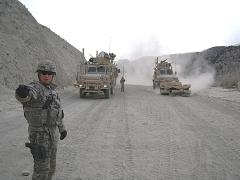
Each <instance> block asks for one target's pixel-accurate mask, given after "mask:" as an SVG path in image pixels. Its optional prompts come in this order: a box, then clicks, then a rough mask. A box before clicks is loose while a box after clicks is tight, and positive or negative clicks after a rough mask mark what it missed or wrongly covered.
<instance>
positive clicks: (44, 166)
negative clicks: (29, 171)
mask: <svg viewBox="0 0 240 180" xmlns="http://www.w3.org/2000/svg"><path fill="white" fill-rule="evenodd" d="M27 87H28V88H29V95H28V96H27V97H24V98H21V97H20V96H19V95H18V94H17V93H16V99H17V100H18V101H20V102H21V103H22V105H23V110H24V116H25V118H26V120H27V122H28V125H29V126H28V132H29V140H30V144H31V145H34V146H33V147H37V148H35V150H34V148H31V153H32V155H33V159H34V168H33V169H34V170H33V175H32V179H33V180H51V179H52V177H53V175H54V173H55V169H56V153H57V143H58V139H59V133H62V132H63V131H66V129H65V127H64V124H63V121H62V119H63V117H64V114H63V110H62V108H61V103H60V98H59V96H58V94H57V92H56V91H55V87H56V86H54V85H53V84H50V85H43V84H41V83H40V82H32V83H30V84H29V85H27ZM58 131H59V132H58Z"/></svg>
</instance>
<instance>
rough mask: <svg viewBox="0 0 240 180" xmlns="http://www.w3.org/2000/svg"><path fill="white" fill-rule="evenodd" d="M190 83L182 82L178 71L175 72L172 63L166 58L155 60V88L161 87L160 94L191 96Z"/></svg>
mask: <svg viewBox="0 0 240 180" xmlns="http://www.w3.org/2000/svg"><path fill="white" fill-rule="evenodd" d="M190 87H191V85H190V84H182V83H181V82H180V81H179V79H178V77H177V76H176V73H173V69H172V64H171V63H169V62H166V60H164V61H161V62H160V63H159V62H158V58H157V59H156V62H155V68H154V74H153V88H154V89H155V88H159V89H160V94H167V95H181V96H190V94H191V91H190Z"/></svg>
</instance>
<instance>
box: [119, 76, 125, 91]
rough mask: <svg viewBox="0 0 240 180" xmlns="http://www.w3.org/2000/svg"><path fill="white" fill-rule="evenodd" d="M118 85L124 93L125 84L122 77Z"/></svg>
mask: <svg viewBox="0 0 240 180" xmlns="http://www.w3.org/2000/svg"><path fill="white" fill-rule="evenodd" d="M120 83H121V92H124V89H125V88H124V83H125V79H124V77H123V76H122V78H121V80H120Z"/></svg>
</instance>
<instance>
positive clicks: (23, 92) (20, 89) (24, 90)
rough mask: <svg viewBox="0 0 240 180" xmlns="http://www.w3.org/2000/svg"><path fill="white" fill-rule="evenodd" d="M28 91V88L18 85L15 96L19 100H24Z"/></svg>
mask: <svg viewBox="0 0 240 180" xmlns="http://www.w3.org/2000/svg"><path fill="white" fill-rule="evenodd" d="M29 90H30V89H29V87H28V86H26V85H21V84H20V85H19V86H18V88H17V89H16V94H17V95H18V96H19V97H21V98H25V97H27V96H28V95H29Z"/></svg>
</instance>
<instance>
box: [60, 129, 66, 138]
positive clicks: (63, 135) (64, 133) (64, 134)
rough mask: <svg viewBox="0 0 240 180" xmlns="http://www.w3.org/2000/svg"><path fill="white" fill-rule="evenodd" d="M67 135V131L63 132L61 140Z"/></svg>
mask: <svg viewBox="0 0 240 180" xmlns="http://www.w3.org/2000/svg"><path fill="white" fill-rule="evenodd" d="M66 136H67V131H66V130H65V131H63V132H61V136H60V140H63V139H64V138H65V137H66Z"/></svg>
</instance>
